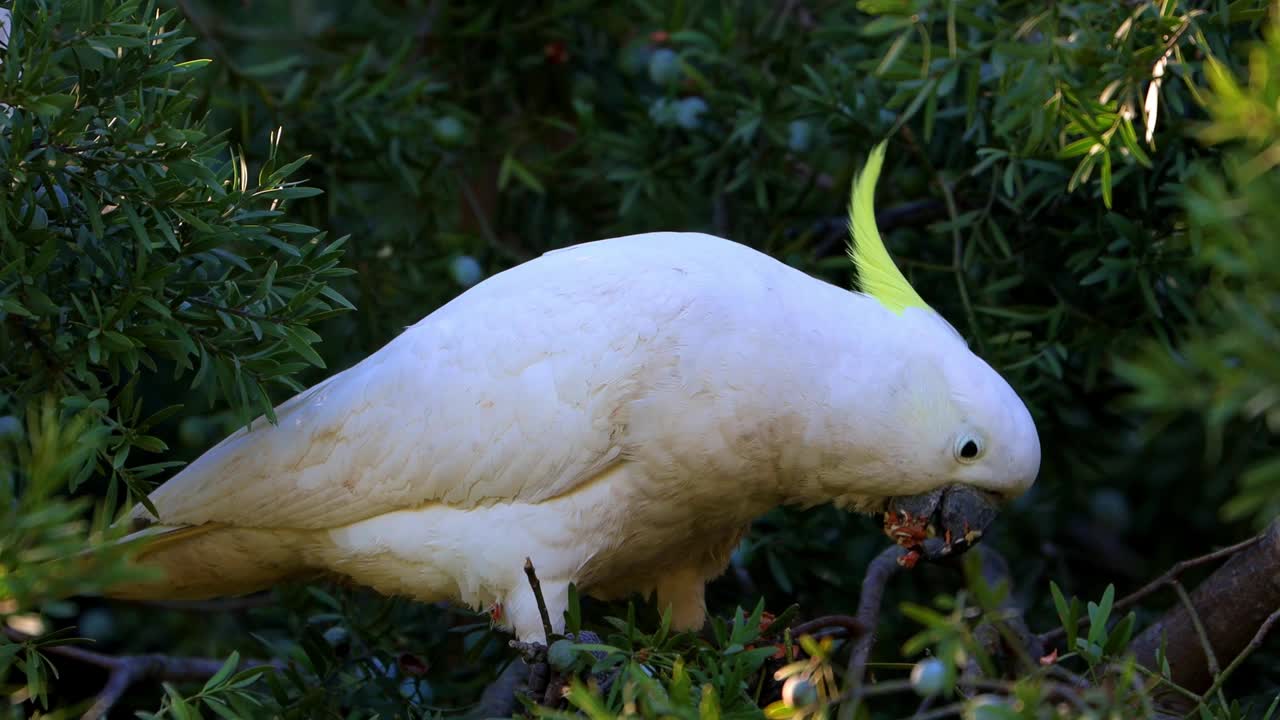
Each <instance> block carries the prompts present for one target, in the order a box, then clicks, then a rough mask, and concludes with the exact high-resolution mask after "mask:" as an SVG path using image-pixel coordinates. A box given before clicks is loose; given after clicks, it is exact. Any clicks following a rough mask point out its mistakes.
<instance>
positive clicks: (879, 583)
mask: <svg viewBox="0 0 1280 720" xmlns="http://www.w3.org/2000/svg"><path fill="white" fill-rule="evenodd" d="M906 554H907V551H906V549H905V548H903V547H901V546H899V545H890V546H889V547H887V548H885V549H884V551H883V552H881V553H880V554H879V555H877V556H876V557H875V559H874V560H872V561H871V564H870V565H868V566H867V574H866V575H865V576H864V577H863V579H862V593H861V595H859V596H858V614H857V616H856V617H857V618H858V622H859V623H861V624H862V627H863V628H865V630H866V632H864V633H863V635H862V637H860V638H858V641H857V642H855V643H854V644H853V650H852V652H850V653H849V664H848V665H847V666H846V667H845V673H844V676H845V682H846V683H848V684H849V689H848V691H847V692H848V693H849V696H850V701H849V702H847V703H844V704H843V705H842V706H841V708H840V718H841V720H846V719H851V718H853V717H854V715H855V713H856V711H857V708H858V704H859V702H860V701H861V699H862V680H863V675H865V674H866V671H867V657H868V656H869V655H870V654H871V648H872V646H874V645H875V643H876V626H877V625H878V624H879V620H880V604H881V602H882V601H883V600H884V590H885V587H887V586H888V584H889V580H890V579H892V578H893V576H894V575H897V574H898V571H899V570H901V569H902V566H901V565H899V564H898V558H900V557H902V556H903V555H906Z"/></svg>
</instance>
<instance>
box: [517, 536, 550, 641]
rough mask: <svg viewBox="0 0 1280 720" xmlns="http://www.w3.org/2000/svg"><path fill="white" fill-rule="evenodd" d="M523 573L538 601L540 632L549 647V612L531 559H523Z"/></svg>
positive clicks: (534, 597)
mask: <svg viewBox="0 0 1280 720" xmlns="http://www.w3.org/2000/svg"><path fill="white" fill-rule="evenodd" d="M524 574H525V577H527V578H529V587H530V588H532V589H533V599H534V600H537V601H538V616H539V617H541V618H542V632H543V634H545V635H546V639H547V647H551V636H552V635H555V632H553V631H552V629H551V613H549V612H547V601H546V599H545V598H544V597H542V583H540V582H538V571H537V570H534V569H533V560H530V559H529V558H525V559H524Z"/></svg>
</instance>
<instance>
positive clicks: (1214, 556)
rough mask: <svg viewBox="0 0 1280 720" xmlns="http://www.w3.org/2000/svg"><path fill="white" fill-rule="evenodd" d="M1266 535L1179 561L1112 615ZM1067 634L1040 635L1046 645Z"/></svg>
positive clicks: (1116, 607)
mask: <svg viewBox="0 0 1280 720" xmlns="http://www.w3.org/2000/svg"><path fill="white" fill-rule="evenodd" d="M1264 535H1266V533H1265V532H1264V533H1259V534H1258V535H1255V536H1254V537H1251V538H1249V539H1248V540H1244V541H1242V542H1238V543H1236V544H1235V545H1229V546H1227V547H1224V548H1221V549H1219V550H1214V551H1213V552H1211V553H1207V554H1204V555H1201V556H1199V557H1194V558H1190V559H1188V560H1180V561H1178V562H1177V563H1175V564H1174V565H1173V567H1171V568H1169V569H1168V570H1166V571H1165V572H1164V574H1163V575H1161V576H1160V577H1158V578H1156V579H1155V580H1152V581H1151V582H1149V583H1147V584H1146V585H1143V586H1142V587H1140V588H1138V589H1137V590H1135V591H1134V592H1132V593H1130V594H1128V595H1126V596H1124V597H1123V598H1120V599H1119V600H1117V601H1116V602H1115V604H1113V605H1112V606H1111V617H1116V615H1117V613H1119V612H1120V611H1121V610H1124V609H1125V608H1128V607H1129V606H1131V605H1134V604H1136V603H1137V602H1138V601H1139V600H1142V599H1143V598H1145V597H1147V596H1148V595H1150V594H1152V593H1154V592H1155V591H1157V590H1159V589H1161V588H1163V587H1164V586H1166V585H1168V584H1169V583H1170V582H1172V581H1173V580H1174V579H1176V578H1177V577H1178V576H1179V575H1181V574H1182V573H1184V572H1186V571H1188V570H1191V569H1193V568H1197V567H1200V566H1201V565H1206V564H1208V563H1211V562H1214V561H1216V560H1221V559H1223V558H1227V557H1230V556H1232V555H1235V554H1236V553H1238V552H1240V551H1241V550H1246V549H1248V548H1249V547H1252V546H1253V545H1255V544H1257V543H1258V541H1260V540H1262V538H1263V536H1264ZM1088 622H1089V618H1088V617H1081V618H1080V620H1079V621H1078V622H1077V623H1076V626H1077V627H1081V628H1083V627H1084V626H1086V625H1087V624H1088ZM1066 634H1067V631H1066V628H1061V627H1059V628H1054V629H1053V630H1050V631H1048V632H1046V633H1044V634H1042V635H1041V636H1040V642H1042V643H1044V644H1045V645H1049V644H1050V643H1054V642H1057V641H1059V640H1061V639H1062V638H1063V637H1065V636H1066Z"/></svg>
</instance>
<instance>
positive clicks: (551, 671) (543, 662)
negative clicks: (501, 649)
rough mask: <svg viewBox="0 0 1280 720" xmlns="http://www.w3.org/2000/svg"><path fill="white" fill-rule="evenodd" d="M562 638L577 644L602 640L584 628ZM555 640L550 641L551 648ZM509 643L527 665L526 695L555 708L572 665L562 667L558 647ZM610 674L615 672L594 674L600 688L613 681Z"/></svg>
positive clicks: (600, 653)
mask: <svg viewBox="0 0 1280 720" xmlns="http://www.w3.org/2000/svg"><path fill="white" fill-rule="evenodd" d="M565 639H566V640H568V641H569V642H576V643H593V644H594V643H599V642H601V640H600V636H599V635H597V634H595V633H593V632H590V631H586V630H583V631H582V632H580V633H578V634H577V636H573V635H568V636H566V638H565ZM558 641H559V640H556V641H554V642H552V648H554V647H555V643H556V642H558ZM509 645H510V646H511V647H512V648H514V649H515V650H516V652H517V653H518V654H519V655H520V659H521V660H522V661H523V662H524V663H525V665H526V666H527V667H528V668H529V676H528V679H527V680H526V682H525V686H524V694H525V696H526V697H528V698H529V699H531V700H533V701H534V702H537V703H539V704H541V705H544V706H552V707H554V706H556V705H557V704H559V702H560V700H561V698H562V697H563V693H564V690H565V688H566V687H568V684H569V680H570V678H571V677H572V672H571V668H568V667H565V666H564V662H565V661H564V660H563V659H562V658H558V657H555V655H556V654H557V650H558V649H556V650H553V649H552V648H548V647H547V646H546V645H544V644H542V643H540V642H537V641H534V642H524V641H521V640H512V641H511V642H510V643H509ZM571 652H572V651H571ZM592 655H595V656H596V657H597V658H601V657H604V653H603V652H601V651H594V652H592ZM613 675H614V673H605V674H601V675H596V676H593V677H594V678H595V680H596V682H597V684H598V685H599V686H600V687H601V688H602V689H607V688H608V687H609V685H610V684H611V683H612V682H613Z"/></svg>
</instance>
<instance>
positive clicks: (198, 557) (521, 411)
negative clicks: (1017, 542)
mask: <svg viewBox="0 0 1280 720" xmlns="http://www.w3.org/2000/svg"><path fill="white" fill-rule="evenodd" d="M883 151H884V147H883V145H881V146H880V147H877V148H876V149H875V151H873V153H872V154H871V156H870V159H869V161H868V164H867V167H866V168H865V169H864V172H863V173H862V174H861V175H860V177H859V179H858V180H857V181H856V182H855V185H854V193H853V198H852V204H851V226H852V227H851V235H852V239H851V242H850V251H851V255H852V258H853V260H854V263H855V265H856V269H857V274H858V277H859V283H860V291H859V292H850V291H848V290H844V289H841V288H839V287H836V286H834V285H830V284H828V283H825V282H822V281H819V280H817V279H814V278H812V277H810V276H808V275H806V274H804V273H802V272H800V271H798V270H795V269H793V268H791V267H789V266H787V265H784V264H783V263H781V262H778V261H777V260H774V259H772V258H770V257H769V256H767V255H764V254H762V253H759V252H757V251H755V250H752V249H750V248H747V247H746V246H743V245H740V244H737V243H734V242H731V241H729V240H724V239H721V238H717V237H712V236H709V235H702V234H696V233H677V232H658V233H650V234H645V235H633V236H629V237H620V238H615V239H610V240H601V241H598V242H590V243H586V244H582V245H576V246H573V247H569V248H565V249H561V250H556V251H552V252H549V253H547V254H545V255H543V256H542V257H539V258H537V259H535V260H532V261H529V262H527V263H524V264H522V265H519V266H517V267H515V268H512V269H510V270H507V271H506V272H502V273H499V274H497V275H494V276H493V277H491V278H489V279H487V280H485V281H484V282H481V283H480V284H478V285H476V286H475V287H473V288H472V289H470V290H469V291H467V292H465V293H463V294H462V295H461V296H459V297H458V298H457V299H455V300H453V301H452V302H450V303H448V304H447V305H445V306H443V307H441V308H440V309H438V310H437V311H435V312H433V313H432V314H430V315H429V316H427V317H426V318H425V319H423V320H421V321H420V322H418V323H417V324H416V325H413V326H412V327H410V328H408V329H407V330H405V331H404V332H403V333H402V334H401V335H400V336H399V337H397V338H396V339H394V340H392V341H391V342H390V343H388V344H387V345H386V346H385V347H383V348H382V349H381V350H379V351H378V352H376V353H374V354H373V355H371V356H369V357H368V358H366V359H365V360H364V361H362V362H360V363H359V364H358V365H356V366H354V367H352V368H350V369H348V370H345V371H343V372H340V373H337V374H336V375H334V376H332V377H330V378H329V379H327V380H325V381H323V382H321V383H319V384H318V385H316V386H314V387H312V388H310V389H308V390H306V391H304V392H302V393H300V394H298V395H297V396H295V397H294V398H292V399H290V400H288V401H287V402H285V403H284V404H282V405H281V406H280V407H279V408H278V409H277V410H276V415H277V416H278V420H279V422H278V424H277V425H271V424H268V423H266V422H258V423H255V424H254V425H253V426H252V427H251V429H241V430H239V431H237V432H235V433H233V434H232V435H230V436H229V437H227V438H226V439H225V440H223V441H222V442H221V443H219V444H218V445H216V446H215V447H213V448H212V449H211V450H209V451H208V452H206V453H205V454H204V455H202V456H201V457H199V458H198V459H197V460H195V461H194V462H193V463H191V465H190V466H189V467H187V468H185V469H184V470H183V471H182V472H180V473H178V474H177V475H176V476H174V477H173V478H172V479H170V480H169V481H168V482H166V483H164V484H163V485H162V486H161V487H160V488H158V489H157V490H155V491H154V492H153V493H152V494H151V496H150V500H151V503H152V504H153V505H154V507H155V508H156V510H157V511H158V515H159V517H158V518H155V517H153V516H152V515H151V513H150V512H148V510H146V509H144V508H143V507H142V506H138V507H137V508H135V509H134V510H133V512H132V516H131V517H132V521H133V522H134V523H135V525H137V526H140V527H144V528H145V529H140V530H139V532H138V535H140V536H144V537H149V538H150V542H149V543H148V544H147V545H146V546H144V548H143V550H142V554H141V556H140V557H141V560H142V562H143V563H144V564H150V565H155V566H158V567H160V568H162V569H163V570H164V571H165V573H166V576H165V579H164V580H163V581H159V582H152V583H149V584H146V585H132V586H128V587H118V588H115V589H113V591H112V592H111V593H110V594H112V595H115V596H117V597H132V598H155V597H168V598H198V597H211V596H222V595H232V594H243V593H246V592H251V591H255V590H259V589H262V588H266V587H268V586H270V585H272V584H274V583H277V582H280V581H283V580H287V579H291V578H305V577H311V576H330V577H333V576H337V577H342V578H345V579H346V580H347V581H350V582H354V583H357V584H362V585H366V586H369V587H372V588H374V589H376V590H378V591H380V592H383V593H387V594H397V595H405V596H409V597H413V598H417V599H420V600H424V601H439V600H451V601H460V602H463V603H466V604H468V605H471V606H473V607H475V608H477V609H491V611H495V615H496V616H497V617H498V623H499V624H500V625H501V626H503V627H506V628H510V629H512V630H514V632H515V634H516V635H517V636H518V637H519V638H520V639H522V640H527V641H536V640H540V639H541V637H542V635H543V632H542V624H541V620H540V614H539V611H538V609H537V606H536V603H535V597H534V595H533V593H532V591H531V590H530V587H529V584H528V582H527V579H526V575H525V573H524V565H525V559H526V558H529V559H531V560H532V562H533V564H534V566H535V567H536V569H537V573H538V576H539V579H540V581H541V587H542V592H543V594H544V597H545V600H546V604H547V607H548V609H549V611H550V617H551V619H552V622H553V623H554V624H555V626H556V630H557V631H560V630H561V629H562V627H563V611H564V610H565V607H566V603H567V594H568V593H567V589H568V586H569V584H570V583H575V584H576V585H577V587H578V588H580V589H581V590H582V591H583V592H584V593H587V594H590V595H593V596H596V597H600V598H604V599H609V598H618V597H621V596H626V595H629V594H631V593H641V594H646V595H647V594H650V593H654V592H656V595H657V601H658V606H659V607H660V608H661V609H663V610H664V611H668V610H669V611H670V613H671V625H672V627H674V628H676V629H680V630H684V629H694V628H698V627H700V626H701V625H702V624H703V622H704V619H705V618H704V615H705V605H704V602H703V588H704V584H705V583H706V582H707V581H708V580H709V579H710V578H713V577H715V576H716V575H718V574H719V573H721V572H722V571H723V569H724V568H725V567H726V565H727V563H728V560H729V556H730V553H731V551H732V550H733V548H734V547H735V545H736V544H737V543H738V541H739V539H740V538H741V537H742V535H743V532H744V530H745V529H746V528H747V526H748V525H749V523H750V522H751V520H752V519H753V518H755V517H757V516H759V515H761V514H763V513H764V512H766V511H767V510H769V509H770V508H772V507H775V506H778V505H781V504H794V505H802V506H810V505H816V504H820V503H826V502H835V503H836V504H838V505H839V506H842V507H847V508H852V509H855V510H859V511H867V512H881V511H884V510H886V509H887V508H890V507H894V506H893V505H892V504H891V503H893V502H895V501H901V500H902V499H903V498H907V499H908V500H907V501H906V502H905V503H903V504H901V505H900V506H901V507H912V505H911V502H910V499H911V498H915V499H917V500H919V499H921V498H923V500H922V501H921V502H919V503H917V505H918V506H919V507H920V508H922V511H921V512H923V513H925V514H930V515H932V514H934V513H935V511H936V514H937V516H938V517H941V518H942V519H943V521H944V523H945V524H946V527H945V528H938V530H937V531H938V532H939V533H941V532H942V531H944V530H945V531H946V532H947V533H949V534H954V535H957V536H958V535H962V534H964V532H965V530H968V529H980V528H976V527H975V528H969V527H965V523H967V522H972V521H974V518H973V517H970V516H968V515H966V513H965V512H963V511H962V510H963V508H964V507H965V504H964V501H965V500H969V501H972V500H973V498H975V497H978V498H984V499H986V498H989V499H990V500H991V501H992V502H991V503H989V505H990V506H994V502H995V501H997V500H1001V499H1007V498H1011V497H1014V496H1017V495H1019V494H1021V493H1022V492H1024V491H1025V490H1027V488H1028V487H1029V486H1030V485H1031V484H1032V482H1033V481H1034V479H1035V477H1036V474H1037V472H1038V469H1039V464H1040V446H1039V441H1038V439H1037V435H1036V429H1035V426H1034V424H1033V421H1032V418H1031V415H1030V414H1029V413H1028V412H1027V409H1026V407H1025V406H1024V404H1023V403H1022V401H1020V400H1019V398H1018V396H1017V395H1016V394H1015V392H1014V391H1013V390H1012V389H1011V388H1010V386H1009V385H1008V384H1007V383H1006V382H1005V381H1004V380H1003V379H1002V378H1001V377H1000V376H999V375H998V374H997V373H996V372H995V371H994V370H992V369H991V367H989V366H988V365H987V364H986V363H985V362H983V361H982V360H981V359H979V358H978V357H977V356H975V355H974V354H973V353H972V352H970V351H969V348H968V347H967V345H966V343H965V341H964V340H963V339H962V338H961V336H960V335H959V334H958V333H957V332H956V331H955V330H954V329H953V328H952V327H951V326H950V325H948V324H947V322H946V321H945V320H944V319H943V318H942V317H941V316H940V315H938V313H937V312H935V311H934V310H932V309H930V308H929V306H928V305H926V304H925V302H924V301H923V300H921V299H920V297H919V296H918V295H917V294H916V292H915V291H914V290H913V289H912V288H911V286H910V285H909V284H908V283H907V281H906V279H905V278H904V277H903V276H902V274H901V273H900V272H899V271H898V270H897V269H896V267H895V266H894V264H893V261H892V260H891V259H890V257H889V255H888V253H887V251H886V250H885V248H884V245H883V243H882V242H881V239H880V236H879V233H878V231H877V229H876V226H875V219H874V215H873V210H872V195H873V193H874V188H875V182H876V178H877V175H878V173H879V170H880V165H881V161H882V158H883ZM978 504H979V505H981V504H983V503H978ZM948 513H949V514H948ZM983 522H985V520H984V521H983ZM953 539H954V540H956V541H959V540H960V538H959V537H955V538H953ZM970 539H972V537H970ZM498 609H500V610H498Z"/></svg>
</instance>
